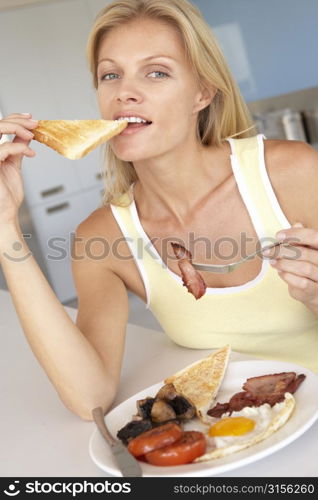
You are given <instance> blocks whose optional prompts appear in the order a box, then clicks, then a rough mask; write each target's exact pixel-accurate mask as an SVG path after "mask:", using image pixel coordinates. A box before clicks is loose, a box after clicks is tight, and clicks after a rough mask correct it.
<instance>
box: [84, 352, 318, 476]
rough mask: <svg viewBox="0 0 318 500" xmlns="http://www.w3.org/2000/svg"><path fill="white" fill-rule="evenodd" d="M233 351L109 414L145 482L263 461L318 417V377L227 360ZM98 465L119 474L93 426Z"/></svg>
mask: <svg viewBox="0 0 318 500" xmlns="http://www.w3.org/2000/svg"><path fill="white" fill-rule="evenodd" d="M229 355H230V346H224V347H222V348H220V349H217V350H214V351H213V352H212V353H211V354H210V355H209V356H207V357H205V358H203V359H200V360H198V361H196V362H195V363H192V364H191V365H189V366H186V367H185V368H184V369H182V370H181V371H179V372H177V373H175V374H173V375H172V376H168V377H167V378H166V379H165V380H164V381H162V382H159V383H158V384H154V385H152V386H150V387H148V388H146V389H144V390H143V391H141V392H139V393H138V394H135V395H134V396H132V397H130V398H129V399H127V400H126V401H124V402H123V403H121V404H120V405H118V406H117V407H116V408H114V409H113V410H111V411H110V412H109V413H108V414H107V415H106V417H105V422H106V424H107V427H108V429H109V431H110V433H111V434H112V435H113V436H114V437H115V438H117V439H120V440H121V441H122V442H123V443H124V444H125V445H126V446H127V448H128V450H129V451H130V453H132V454H133V455H134V456H135V457H136V458H137V459H138V460H140V463H141V467H142V475H143V477H154V476H176V477H182V476H186V477H199V476H213V475H217V474H222V473H224V472H227V471H230V470H233V469H236V468H238V467H242V466H243V465H247V464H249V463H252V462H254V461H256V460H260V459H261V458H263V457H266V456H268V455H270V454H272V453H275V452H276V451H278V450H280V449H281V448H283V447H285V446H287V445H288V444H290V443H291V442H292V441H294V440H295V439H297V438H298V437H299V436H301V435H302V434H303V433H304V432H305V431H306V430H308V429H309V428H310V427H311V425H313V423H314V422H315V421H316V420H317V418H318V393H317V390H316V388H317V386H318V375H317V374H315V373H313V372H311V371H310V370H308V369H306V368H304V367H301V366H298V365H295V364H292V363H286V362H280V361H262V360H255V361H254V360H251V361H236V362H229ZM89 453H90V456H91V458H92V460H93V461H94V462H95V464H96V465H97V466H98V467H99V468H100V469H102V470H103V471H105V472H106V473H107V474H109V475H111V476H121V473H120V471H119V469H118V466H117V464H116V461H115V459H114V457H113V455H112V453H111V450H110V448H108V447H107V445H106V444H105V441H104V440H103V438H102V437H101V435H100V434H99V432H98V430H97V429H96V430H95V431H94V433H93V434H92V436H91V438H90V442H89Z"/></svg>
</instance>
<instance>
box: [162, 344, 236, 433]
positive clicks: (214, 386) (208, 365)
mask: <svg viewBox="0 0 318 500" xmlns="http://www.w3.org/2000/svg"><path fill="white" fill-rule="evenodd" d="M230 352H231V347H230V346H229V345H226V346H224V347H222V348H221V349H218V350H217V351H214V352H212V354H210V355H209V356H207V357H206V358H203V359H201V360H199V361H196V362H195V363H192V364H191V365H189V366H186V367H185V368H183V369H182V370H180V371H179V372H177V373H175V374H174V375H172V376H171V377H168V378H166V379H165V383H166V384H173V386H174V388H175V389H176V391H177V392H178V393H179V394H181V395H182V396H184V397H185V398H187V399H188V400H189V401H190V402H191V403H192V404H193V406H194V407H195V408H196V413H197V416H198V417H199V418H200V420H202V421H203V422H205V423H209V421H210V420H211V419H210V417H209V416H208V415H207V411H208V410H209V408H210V407H211V405H212V403H213V401H214V399H215V397H216V395H217V393H218V390H219V387H220V385H221V383H222V380H223V377H224V374H225V370H226V367H227V364H228V360H229V357H230Z"/></svg>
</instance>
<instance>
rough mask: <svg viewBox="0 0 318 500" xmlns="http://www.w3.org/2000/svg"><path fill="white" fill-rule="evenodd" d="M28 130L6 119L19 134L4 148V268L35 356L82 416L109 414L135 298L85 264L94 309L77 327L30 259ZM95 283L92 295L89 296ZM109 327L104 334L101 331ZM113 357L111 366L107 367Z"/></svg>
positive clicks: (0, 237)
mask: <svg viewBox="0 0 318 500" xmlns="http://www.w3.org/2000/svg"><path fill="white" fill-rule="evenodd" d="M20 124H21V125H20ZM25 127H29V124H28V123H26V122H25V119H24V118H21V115H13V117H11V118H10V119H9V120H8V121H6V120H3V121H1V120H0V133H8V132H10V133H16V134H17V136H16V137H18V140H17V142H16V143H7V144H5V145H0V264H1V266H2V269H3V273H4V275H5V278H6V281H7V285H8V288H9V291H10V293H11V297H12V300H13V303H14V306H15V309H16V311H17V314H18V316H19V320H20V323H21V326H22V328H23V330H24V332H25V335H26V338H27V340H28V342H29V344H30V346H31V349H32V350H33V352H34V354H35V356H36V357H37V359H38V360H39V362H40V364H41V365H42V367H43V368H44V370H45V372H46V373H47V375H48V377H49V378H50V380H51V382H52V383H53V385H54V387H55V388H56V390H57V392H58V394H59V396H60V398H61V400H62V401H63V403H64V404H65V405H66V406H67V407H68V408H69V409H70V410H71V411H73V412H74V413H76V414H78V415H79V416H80V417H82V418H84V419H91V414H90V411H91V409H92V408H93V407H95V406H102V407H103V408H104V410H106V408H107V407H108V406H109V405H110V404H111V402H112V400H113V398H114V395H115V392H116V387H117V382H118V377H119V371H120V359H121V352H122V349H123V347H122V346H123V341H124V335H123V333H124V330H125V324H126V323H125V322H126V319H127V311H128V305H127V293H126V290H125V287H124V285H123V284H122V282H121V281H120V280H119V279H118V278H117V277H116V276H115V275H112V273H111V271H107V268H106V267H105V268H104V269H103V270H101V269H100V268H99V269H98V270H97V268H96V267H95V268H94V269H92V268H89V270H88V271H87V269H88V267H87V266H89V262H81V263H80V264H79V267H80V270H79V271H78V272H77V271H76V270H75V275H77V276H78V289H79V292H80V308H81V311H83V309H86V308H87V312H85V313H83V312H80V314H79V325H75V324H74V323H73V321H72V320H71V318H70V317H69V316H68V314H67V313H66V311H65V309H64V307H63V306H62V304H61V303H60V302H59V300H58V299H57V297H56V296H55V294H54V292H53V290H52V289H51V287H50V285H49V283H48V282H47V280H46V279H45V277H44V275H43V273H42V271H41V270H40V268H39V266H38V265H37V263H36V261H35V259H34V258H33V256H32V255H30V252H29V249H28V247H27V245H26V243H25V242H24V240H23V237H22V234H21V230H20V227H19V223H18V218H17V212H18V208H19V206H20V204H21V201H22V199H23V187H22V181H21V173H20V164H21V159H22V154H27V155H28V156H32V152H30V151H31V150H29V148H28V147H27V142H28V140H27V138H26V135H25V139H24V138H22V136H23V134H25ZM20 128H21V130H20ZM23 148H25V153H23V151H24V149H23ZM17 243H18V244H19V245H20V250H19V251H18V250H16V248H17ZM14 244H15V250H14V252H13V245H14ZM12 256H13V257H14V259H12ZM75 267H76V266H75ZM94 270H95V272H96V273H97V274H96V275H95V276H94V275H93V274H92V273H93V272H94ZM102 273H103V274H104V275H103V276H102ZM89 286H91V288H90V295H91V297H88V295H87V293H86V290H87V289H88V287H89ZM107 297H108V300H107ZM94 308H95V310H94V311H93V309H94ZM116 308H117V309H116ZM114 310H116V311H117V313H115V315H114ZM91 313H93V314H91ZM116 318H117V319H118V320H119V324H117V322H116ZM101 326H103V334H102V333H101V332H100V330H99V327H101ZM81 327H83V331H82V330H81ZM84 331H85V334H84V333H83V332H84ZM108 332H110V333H111V335H112V336H113V339H114V338H116V339H117V340H116V342H115V341H109V340H108V341H107V342H106V343H104V342H103V340H102V335H105V337H107V334H108ZM117 332H118V333H117ZM111 335H110V336H109V337H108V339H109V338H111ZM112 342H114V343H115V344H116V347H115V350H114V352H116V353H117V354H116V355H115V356H114V357H112V356H109V355H108V356H106V357H105V355H104V353H103V352H102V350H103V348H104V347H106V348H108V347H111V344H112ZM117 342H118V343H117ZM121 342H122V345H121ZM116 349H117V351H116ZM108 357H109V360H111V362H110V363H107V360H108Z"/></svg>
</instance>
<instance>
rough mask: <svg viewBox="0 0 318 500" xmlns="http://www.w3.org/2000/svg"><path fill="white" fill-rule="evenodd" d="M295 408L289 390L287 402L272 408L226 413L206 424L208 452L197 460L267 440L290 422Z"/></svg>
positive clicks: (213, 457)
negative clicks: (210, 423)
mask: <svg viewBox="0 0 318 500" xmlns="http://www.w3.org/2000/svg"><path fill="white" fill-rule="evenodd" d="M294 407H295V399H294V397H293V396H292V394H290V393H288V392H287V393H286V394H285V399H284V401H282V402H281V403H276V404H275V405H274V406H272V407H271V406H270V405H269V404H268V403H265V404H263V405H261V406H258V407H256V406H252V407H246V408H243V409H242V410H240V411H234V412H232V413H231V415H230V414H229V413H224V414H223V415H222V417H221V419H218V420H216V419H215V423H213V424H212V425H210V426H209V427H207V429H206V431H205V435H206V439H207V452H206V453H205V454H204V455H202V456H201V457H198V458H197V459H196V460H194V461H195V462H206V461H207V460H212V459H215V458H221V457H225V456H226V455H230V454H232V453H235V452H237V451H240V450H243V449H244V448H248V447H249V446H252V445H254V444H256V443H259V442H260V441H263V440H264V439H267V438H268V437H269V436H270V435H271V434H273V433H274V432H276V431H277V430H278V429H279V428H280V427H282V426H283V425H284V424H285V423H286V422H287V420H288V419H289V417H290V416H291V414H292V412H293V410H294Z"/></svg>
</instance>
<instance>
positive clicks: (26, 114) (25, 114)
mask: <svg viewBox="0 0 318 500" xmlns="http://www.w3.org/2000/svg"><path fill="white" fill-rule="evenodd" d="M21 115H24V116H30V115H31V113H21Z"/></svg>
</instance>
